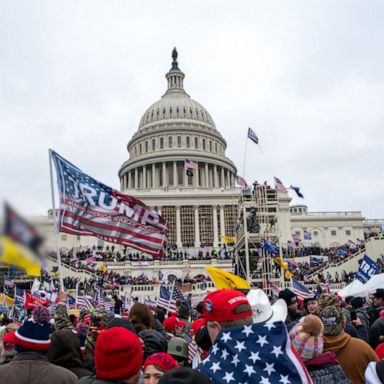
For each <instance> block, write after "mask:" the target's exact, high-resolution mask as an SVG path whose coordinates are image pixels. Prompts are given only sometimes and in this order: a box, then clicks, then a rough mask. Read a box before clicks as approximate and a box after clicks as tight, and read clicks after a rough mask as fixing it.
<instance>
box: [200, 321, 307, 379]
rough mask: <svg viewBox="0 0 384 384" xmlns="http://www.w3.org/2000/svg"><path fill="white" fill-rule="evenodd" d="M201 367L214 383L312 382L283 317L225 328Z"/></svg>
mask: <svg viewBox="0 0 384 384" xmlns="http://www.w3.org/2000/svg"><path fill="white" fill-rule="evenodd" d="M198 369H199V370H200V371H202V372H203V373H205V374H206V375H208V376H209V377H210V378H211V380H212V382H213V383H214V384H237V383H241V384H246V383H262V384H268V383H269V384H281V383H282V384H293V383H295V384H299V383H301V384H310V383H312V381H311V378H310V376H309V374H308V372H307V370H306V368H305V366H304V364H303V362H302V361H301V359H300V358H299V357H298V356H297V354H296V353H295V352H294V350H293V347H292V345H291V341H290V339H289V336H288V333H287V329H286V327H285V324H284V323H283V322H281V321H279V322H275V323H268V324H265V323H260V324H253V325H244V326H241V327H236V328H228V329H223V330H222V331H221V332H220V333H219V334H218V336H217V339H216V342H215V344H214V345H213V346H212V347H211V349H210V350H209V354H208V357H207V358H206V359H205V360H203V362H202V363H201V364H200V365H199V366H198Z"/></svg>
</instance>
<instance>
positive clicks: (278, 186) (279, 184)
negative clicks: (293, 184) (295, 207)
mask: <svg viewBox="0 0 384 384" xmlns="http://www.w3.org/2000/svg"><path fill="white" fill-rule="evenodd" d="M274 179H275V188H276V189H277V190H278V191H279V192H283V193H287V189H286V188H285V187H284V184H283V183H282V182H281V180H280V179H278V178H277V177H274Z"/></svg>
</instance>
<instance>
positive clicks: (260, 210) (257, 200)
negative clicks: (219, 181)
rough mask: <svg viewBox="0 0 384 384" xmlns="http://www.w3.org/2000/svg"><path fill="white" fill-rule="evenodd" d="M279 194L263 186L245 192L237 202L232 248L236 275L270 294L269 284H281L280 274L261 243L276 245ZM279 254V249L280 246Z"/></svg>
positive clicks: (277, 239) (270, 255)
mask: <svg viewBox="0 0 384 384" xmlns="http://www.w3.org/2000/svg"><path fill="white" fill-rule="evenodd" d="M278 214H279V202H278V191H277V190H276V189H271V188H268V187H267V186H265V185H255V186H254V188H253V190H252V191H250V190H248V191H247V190H244V191H243V193H242V196H241V197H240V201H239V210H238V225H237V231H236V232H237V233H236V238H237V241H236V247H235V260H234V263H235V266H234V269H235V273H236V274H237V275H239V276H241V277H243V278H244V279H246V280H247V281H248V283H250V284H251V285H252V286H254V287H259V288H263V289H264V290H265V291H267V293H268V294H270V293H271V287H270V283H275V284H277V285H280V286H281V284H282V283H283V281H284V277H283V271H281V270H280V268H278V267H276V265H275V263H274V256H276V255H272V254H271V253H270V252H267V251H265V250H264V249H262V248H261V246H260V243H261V242H262V241H263V240H264V241H270V242H271V243H272V244H279V243H280V242H279V233H280V232H279V220H278ZM279 254H280V257H282V254H281V247H279Z"/></svg>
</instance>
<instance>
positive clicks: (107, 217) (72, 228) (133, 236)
mask: <svg viewBox="0 0 384 384" xmlns="http://www.w3.org/2000/svg"><path fill="white" fill-rule="evenodd" d="M50 155H51V158H52V160H53V163H54V165H55V168H56V174H57V182H58V186H59V194H60V212H59V216H58V218H57V225H58V228H59V231H60V232H66V233H70V234H73V235H82V236H96V237H98V238H100V239H102V240H105V241H109V242H112V243H118V244H123V245H126V246H129V247H132V248H135V249H138V250H140V251H142V252H146V253H148V254H150V255H152V256H162V255H163V253H164V252H163V247H164V244H165V242H166V240H167V235H166V232H167V230H168V224H167V223H166V221H165V220H164V219H163V218H162V217H161V216H160V215H159V214H158V213H157V212H156V211H155V210H153V209H151V208H149V207H147V206H146V205H145V204H144V203H143V202H141V201H140V200H138V199H136V198H134V197H133V196H129V195H125V194H122V193H121V192H119V191H117V190H115V189H113V188H111V187H108V186H107V185H105V184H103V183H101V182H99V181H97V180H95V179H93V178H92V177H90V176H88V175H87V174H85V173H83V172H82V171H81V170H80V169H79V168H77V167H76V166H74V165H73V164H71V163H70V162H69V161H67V160H65V159H64V158H62V157H61V156H60V155H59V154H57V153H56V152H54V151H52V150H51V151H50Z"/></svg>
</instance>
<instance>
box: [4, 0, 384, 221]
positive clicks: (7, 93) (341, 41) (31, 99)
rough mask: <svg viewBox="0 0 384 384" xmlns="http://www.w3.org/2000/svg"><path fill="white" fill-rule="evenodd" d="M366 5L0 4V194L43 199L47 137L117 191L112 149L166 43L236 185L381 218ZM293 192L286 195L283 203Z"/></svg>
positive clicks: (116, 151)
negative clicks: (284, 190) (249, 133)
mask: <svg viewBox="0 0 384 384" xmlns="http://www.w3.org/2000/svg"><path fill="white" fill-rule="evenodd" d="M383 8H384V5H383V4H382V2H380V1H367V2H364V3H362V2H360V1H357V0H356V1H347V0H345V1H338V2H334V1H330V0H329V1H323V0H322V1H320V0H319V1H311V2H307V1H291V2H267V1H264V2H262V1H259V2H253V1H250V0H249V1H243V2H241V3H239V5H237V6H236V7H235V6H234V5H233V4H232V3H230V2H226V3H224V4H223V2H219V1H210V2H204V1H184V2H179V1H176V0H174V1H170V0H167V1H163V2H157V1H147V2H142V1H130V2H126V1H122V0H121V1H118V0H115V1H110V2H108V4H107V3H105V2H102V1H94V0H93V1H82V2H75V1H67V2H59V1H52V0H50V1H48V0H47V1H40V2H28V1H12V2H3V3H2V4H1V5H0V73H1V75H0V105H1V108H0V122H1V125H0V130H1V138H2V140H1V143H2V148H1V153H0V164H1V166H0V185H1V188H0V189H1V191H0V198H6V199H9V200H10V201H11V203H13V204H14V205H16V206H17V207H19V208H20V211H22V212H25V213H27V214H44V213H45V212H46V210H47V209H48V208H49V206H50V184H49V168H48V148H54V149H55V150H56V151H57V152H59V153H60V154H62V155H63V156H64V157H66V158H67V159H68V160H70V161H71V162H73V163H75V164H76V165H77V166H79V167H80V168H81V169H83V170H84V171H85V172H87V173H89V174H90V175H92V176H93V177H95V178H97V179H99V180H101V181H103V182H105V183H107V184H109V185H111V186H113V187H118V186H119V181H118V177H117V171H118V168H119V166H120V164H121V163H122V162H124V161H125V160H126V159H127V151H126V144H127V142H128V140H129V139H130V137H131V136H132V135H133V134H134V132H135V131H136V129H137V125H138V122H139V119H140V117H141V115H142V114H143V113H144V111H145V110H146V108H147V107H148V106H149V105H150V104H151V103H152V102H154V101H155V100H156V99H158V98H159V97H160V96H161V95H162V94H163V93H164V91H165V87H166V83H165V78H164V75H165V72H166V71H167V70H168V69H169V67H170V51H171V49H172V48H173V46H174V45H176V46H177V47H178V49H179V54H180V60H179V62H180V67H181V69H182V70H183V71H184V72H185V73H186V79H185V87H186V90H187V92H188V93H189V94H190V95H191V96H192V97H193V98H195V99H196V100H197V101H199V102H200V103H202V104H203V105H204V106H205V107H206V108H207V109H208V110H209V111H210V113H211V115H212V116H213V118H214V120H215V122H216V125H217V128H218V129H219V130H220V132H221V133H222V134H223V136H224V137H225V138H226V140H227V142H228V150H227V155H228V156H229V157H230V158H232V159H233V160H234V162H235V163H236V165H237V166H238V169H239V173H240V174H241V173H242V166H243V152H244V148H245V135H246V130H247V127H248V126H251V127H253V129H254V130H255V131H256V132H257V133H258V135H259V137H260V144H261V146H262V148H263V152H262V153H261V152H260V151H259V149H258V148H257V147H256V146H255V145H254V144H253V143H252V142H249V143H248V153H247V168H246V176H247V179H248V180H249V181H251V180H254V179H258V180H262V181H263V180H264V179H268V180H269V181H270V182H271V181H272V177H273V176H278V177H280V178H281V179H282V181H283V182H284V183H286V184H287V185H289V184H291V183H292V184H298V185H300V186H301V187H302V189H303V192H304V193H305V197H306V199H305V203H306V204H308V206H309V209H310V210H313V211H325V210H362V212H363V214H364V215H365V216H367V217H376V218H380V217H381V218H382V217H384V208H383V204H382V201H381V200H382V196H383V193H384V183H383V181H382V178H381V176H380V174H381V164H382V163H383V155H382V148H383V135H382V125H383V121H384V116H383V114H384V112H383V109H382V100H383V96H384V94H383V93H384V79H383V71H382V68H383V67H384V66H383V64H384V63H383V56H384V55H383V53H382V49H381V47H382V46H383V36H384V33H383V32H384V31H383V29H384V27H383V25H382V20H381V15H382V14H383ZM294 202H297V200H296V199H294Z"/></svg>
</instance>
